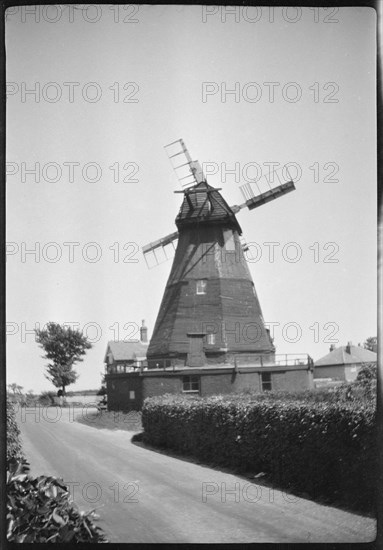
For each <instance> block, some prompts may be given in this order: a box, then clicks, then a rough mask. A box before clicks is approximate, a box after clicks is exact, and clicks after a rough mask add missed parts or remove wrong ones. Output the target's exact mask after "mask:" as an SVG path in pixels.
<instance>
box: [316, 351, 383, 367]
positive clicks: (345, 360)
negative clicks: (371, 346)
mask: <svg viewBox="0 0 383 550" xmlns="http://www.w3.org/2000/svg"><path fill="white" fill-rule="evenodd" d="M347 348H348V346H341V347H339V348H335V349H334V350H333V351H330V353H328V354H327V355H325V356H324V357H321V358H320V359H318V361H315V363H314V365H315V366H316V367H321V366H325V365H350V364H355V363H371V362H373V361H376V360H377V354H376V353H374V352H373V351H370V350H368V349H365V348H363V347H362V346H349V350H350V353H348V352H347Z"/></svg>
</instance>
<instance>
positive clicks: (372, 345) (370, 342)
mask: <svg viewBox="0 0 383 550" xmlns="http://www.w3.org/2000/svg"><path fill="white" fill-rule="evenodd" d="M377 346H378V338H377V337H376V336H369V337H368V338H367V340H366V341H365V342H364V344H363V347H364V348H365V349H369V350H370V351H374V352H375V353H376V352H377Z"/></svg>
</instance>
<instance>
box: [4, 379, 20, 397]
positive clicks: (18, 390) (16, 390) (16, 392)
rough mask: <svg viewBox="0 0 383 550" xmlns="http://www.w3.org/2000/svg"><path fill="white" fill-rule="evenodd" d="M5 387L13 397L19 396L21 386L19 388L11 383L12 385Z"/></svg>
mask: <svg viewBox="0 0 383 550" xmlns="http://www.w3.org/2000/svg"><path fill="white" fill-rule="evenodd" d="M7 387H8V388H9V391H12V392H13V395H16V394H19V395H21V390H22V389H23V386H19V385H18V384H16V383H15V382H13V383H12V384H8V386H7Z"/></svg>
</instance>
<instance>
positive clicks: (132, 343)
mask: <svg viewBox="0 0 383 550" xmlns="http://www.w3.org/2000/svg"><path fill="white" fill-rule="evenodd" d="M147 350H148V343H147V342H141V341H140V340H129V341H128V342H123V341H122V342H114V341H111V342H108V346H107V348H106V352H105V358H104V362H105V361H106V360H107V355H108V353H109V351H111V352H112V355H113V359H114V360H115V361H129V360H132V359H137V358H138V357H146V352H147Z"/></svg>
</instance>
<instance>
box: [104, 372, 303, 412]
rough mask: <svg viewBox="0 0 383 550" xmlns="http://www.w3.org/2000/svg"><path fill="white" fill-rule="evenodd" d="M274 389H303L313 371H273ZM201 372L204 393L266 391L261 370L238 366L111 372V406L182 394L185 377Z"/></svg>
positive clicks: (125, 406) (126, 406) (121, 407)
mask: <svg viewBox="0 0 383 550" xmlns="http://www.w3.org/2000/svg"><path fill="white" fill-rule="evenodd" d="M269 372H270V373H271V384H272V389H273V390H277V391H278V390H285V391H300V390H301V391H303V390H306V389H310V388H312V387H313V375H312V373H311V372H310V371H308V370H307V369H305V368H303V369H294V370H278V371H272V369H270V371H269ZM190 375H199V376H200V395H202V396H208V395H217V394H228V393H232V392H239V391H243V390H246V389H249V390H252V391H262V384H261V373H260V372H259V370H253V371H252V372H249V371H248V372H246V371H245V372H243V371H242V372H241V371H239V372H234V369H225V370H224V369H222V367H221V369H219V368H217V369H216V370H215V371H210V370H209V371H207V370H199V369H198V368H196V369H188V370H185V371H181V372H179V371H178V372H174V373H173V372H171V371H168V372H164V371H157V372H143V373H142V375H140V374H136V373H133V374H132V373H131V374H120V375H107V377H106V382H107V391H108V405H109V408H110V409H111V410H132V409H135V410H138V409H140V408H141V406H142V403H143V400H144V399H145V398H146V397H153V396H156V395H164V394H166V393H171V394H181V393H182V389H183V377H184V376H190ZM129 391H134V392H135V398H134V399H129Z"/></svg>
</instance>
